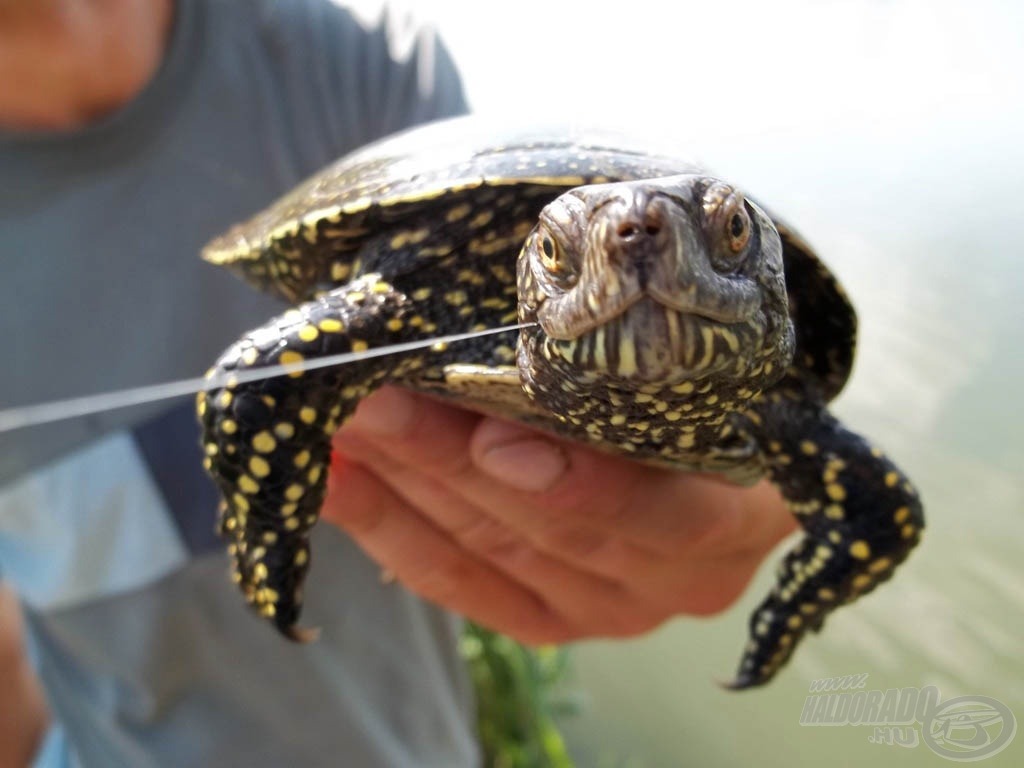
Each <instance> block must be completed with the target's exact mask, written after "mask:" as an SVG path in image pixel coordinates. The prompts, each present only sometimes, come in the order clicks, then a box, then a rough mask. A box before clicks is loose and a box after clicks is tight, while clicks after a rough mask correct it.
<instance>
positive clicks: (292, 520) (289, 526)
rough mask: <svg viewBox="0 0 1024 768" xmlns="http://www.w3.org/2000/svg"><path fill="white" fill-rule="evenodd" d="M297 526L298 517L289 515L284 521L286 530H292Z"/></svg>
mask: <svg viewBox="0 0 1024 768" xmlns="http://www.w3.org/2000/svg"><path fill="white" fill-rule="evenodd" d="M298 527H299V518H297V517H289V518H288V519H287V520H285V521H284V529H285V530H286V531H294V530H296V529H297V528H298Z"/></svg>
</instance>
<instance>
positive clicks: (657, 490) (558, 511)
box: [343, 391, 785, 572]
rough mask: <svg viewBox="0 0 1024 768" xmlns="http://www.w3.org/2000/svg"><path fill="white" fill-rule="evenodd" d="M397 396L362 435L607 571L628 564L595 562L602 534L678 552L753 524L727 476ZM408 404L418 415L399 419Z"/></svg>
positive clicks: (364, 417)
mask: <svg viewBox="0 0 1024 768" xmlns="http://www.w3.org/2000/svg"><path fill="white" fill-rule="evenodd" d="M394 394H395V395H396V396H397V398H399V399H402V398H409V400H407V401H406V402H405V403H404V404H399V403H396V402H395V400H393V399H392V400H389V401H388V402H386V403H385V404H384V406H385V407H375V406H379V404H380V402H381V401H380V400H378V401H377V402H376V403H374V401H373V398H371V399H370V400H369V401H366V402H364V404H363V406H361V408H360V411H359V412H357V415H356V418H355V419H353V427H354V429H355V430H358V432H357V434H359V435H360V436H361V437H363V438H364V439H366V440H368V441H370V442H371V443H373V444H374V445H376V446H377V447H378V449H379V450H380V451H381V452H382V453H386V454H387V455H389V456H391V457H392V458H393V459H395V460H396V461H398V462H399V463H403V464H406V465H408V466H413V467H417V468H422V469H423V471H425V472H430V473H433V474H436V475H437V476H438V477H439V478H440V479H441V480H442V481H444V482H445V483H446V484H448V485H449V487H452V488H453V489H455V490H457V491H458V492H459V493H460V494H461V495H463V496H464V497H465V498H466V499H467V500H469V501H471V502H473V503H474V504H475V505H477V506H479V507H481V508H486V509H487V510H488V511H489V512H491V513H492V514H495V515H497V516H499V517H500V518H501V519H502V520H503V521H505V522H506V523H507V524H508V525H509V526H510V527H513V528H518V529H519V530H522V531H523V532H524V533H525V534H527V535H529V536H530V537H531V538H532V539H533V540H534V541H535V542H536V543H537V544H538V546H542V547H543V548H545V549H546V550H548V551H551V552H553V553H558V554H559V556H562V557H571V558H572V559H573V560H575V561H582V562H585V563H586V564H588V565H589V566H590V567H595V566H600V567H601V570H602V572H610V571H618V570H620V567H621V565H622V563H621V562H614V561H612V562H604V561H603V560H602V558H600V557H597V558H596V559H595V555H597V554H599V553H597V552H595V548H596V546H597V544H598V543H600V541H601V540H602V539H600V538H599V537H597V536H596V534H595V532H601V531H604V532H606V533H614V534H616V536H618V537H621V538H625V539H626V540H627V541H630V542H631V543H633V544H634V546H636V547H638V548H639V549H640V550H643V551H646V552H649V553H651V554H654V555H658V556H661V557H672V558H676V557H679V556H681V555H686V554H688V553H689V552H692V551H697V550H701V549H707V548H708V547H709V546H711V545H712V544H714V543H715V540H717V541H718V542H719V543H723V544H729V543H733V542H735V541H737V540H738V537H737V533H739V532H742V531H743V529H744V526H745V525H747V524H748V523H747V521H745V520H744V517H745V513H746V512H747V509H746V507H747V506H748V505H749V503H748V502H743V501H739V500H738V499H737V496H736V494H737V491H736V489H734V488H731V487H728V486H724V485H723V484H721V483H719V482H716V481H713V480H709V479H707V478H704V477H701V476H697V475H693V474H682V473H678V472H671V471H665V470H659V469H655V468H651V467H646V466H642V465H640V464H637V463H634V462H625V461H622V459H621V458H617V457H611V456H607V455H604V454H600V453H598V452H596V451H593V450H591V449H589V448H587V447H584V446H578V445H574V444H570V443H566V442H563V441H558V440H554V439H552V438H549V437H547V436H544V435H542V433H539V432H535V431H533V430H528V429H526V428H523V427H520V426H518V425H512V424H508V423H506V422H502V421H499V420H495V419H486V420H484V421H483V422H482V424H481V425H480V427H479V428H478V429H477V430H476V433H475V434H473V430H472V426H473V425H475V424H476V423H477V420H475V419H473V418H472V417H471V418H470V420H468V421H467V420H465V415H464V414H462V413H460V412H459V410H458V409H455V408H451V407H448V406H444V405H442V404H440V403H437V402H434V401H431V400H428V399H425V398H418V399H416V398H412V396H411V395H409V394H408V393H405V392H397V391H395V392H394ZM366 406H370V407H369V408H367V407H366ZM403 410H404V412H405V413H406V414H414V415H410V416H407V417H406V418H405V419H404V420H399V419H396V418H394V414H395V413H401V412H402V411H403ZM452 425H454V426H452ZM343 432H344V431H343ZM467 435H470V437H469V440H470V441H471V443H470V445H471V447H470V448H468V449H467V442H466V440H467ZM496 480H497V481H499V483H500V485H496V484H495V481H496ZM780 507H781V505H779V506H777V507H774V508H773V511H774V512H775V513H776V514H777V513H778V509H779V508H780ZM677 510H678V512H677ZM428 511H429V510H428ZM782 516H783V517H785V515H784V513H783V515H782ZM605 538H607V537H605ZM768 546H770V545H768ZM763 548H764V547H763ZM612 554H614V553H612ZM605 557H607V555H606V556H605Z"/></svg>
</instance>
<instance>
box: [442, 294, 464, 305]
mask: <svg viewBox="0 0 1024 768" xmlns="http://www.w3.org/2000/svg"><path fill="white" fill-rule="evenodd" d="M444 300H445V301H447V302H448V303H449V304H451V305H452V306H453V307H461V306H462V305H463V304H465V303H466V302H467V301H468V300H469V296H468V295H467V293H466V292H465V291H448V293H446V294H445V295H444Z"/></svg>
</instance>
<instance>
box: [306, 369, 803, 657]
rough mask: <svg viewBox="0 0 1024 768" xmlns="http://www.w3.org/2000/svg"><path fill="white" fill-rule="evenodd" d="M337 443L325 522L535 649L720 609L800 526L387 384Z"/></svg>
mask: <svg viewBox="0 0 1024 768" xmlns="http://www.w3.org/2000/svg"><path fill="white" fill-rule="evenodd" d="M334 445H335V448H336V449H337V451H338V452H339V454H340V455H339V457H337V458H336V460H335V461H334V466H333V467H332V471H331V473H330V477H329V479H328V495H327V499H326V502H325V504H324V509H323V518H324V519H326V520H328V521H330V522H333V523H335V524H337V525H339V526H341V527H342V528H343V529H344V530H346V531H347V532H348V533H349V534H350V535H351V536H352V537H353V538H354V539H355V540H356V541H357V542H358V543H359V545H360V546H361V547H362V548H363V549H364V550H365V551H366V552H367V553H368V554H369V555H370V556H371V557H373V558H374V559H375V560H376V561H377V562H378V563H380V565H381V566H382V567H383V568H385V569H386V570H387V571H389V572H390V573H392V574H393V575H394V576H395V577H396V578H397V579H398V580H399V581H400V582H402V583H403V584H404V585H405V586H406V587H408V588H409V589H410V590H412V591H413V592H415V593H417V594H419V595H421V596H422V597H424V598H426V599H428V600H430V601H432V602H435V603H438V604H440V605H442V606H443V607H445V608H447V609H449V610H452V611H454V612H456V613H459V614H462V615H463V616H466V617H467V618H469V619H472V620H473V621H475V622H478V623H480V624H483V625H485V626H487V627H490V628H492V629H495V630H498V631H500V632H502V633H504V634H507V635H509V636H511V637H513V638H515V639H517V640H520V641H522V642H525V643H530V644H539V643H560V642H566V641H570V640H576V639H583V638H587V637H626V636H630V635H635V634H638V633H642V632H645V631H647V630H649V629H652V628H653V627H655V626H657V625H658V624H660V623H662V622H663V621H665V620H666V619H669V618H671V617H673V616H676V615H682V614H686V615H691V616H703V615H709V614H713V613H716V612H719V611H721V610H724V609H725V608H727V607H728V606H729V605H730V604H731V603H732V602H733V601H734V600H735V599H736V598H737V597H738V596H739V594H740V593H741V592H742V590H743V589H744V587H745V586H746V585H747V583H748V581H749V580H750V578H751V577H752V575H753V573H754V571H755V570H756V568H757V567H758V565H759V564H760V562H761V560H762V559H763V558H764V556H765V555H766V554H767V553H768V552H769V550H770V549H771V548H772V547H773V546H774V545H775V544H777V543H778V542H779V541H780V540H781V539H782V538H783V537H784V536H786V534H788V533H789V532H790V531H792V530H793V529H794V528H795V523H794V521H793V518H792V516H791V515H790V514H789V513H788V511H787V510H786V508H785V506H784V505H783V502H782V499H781V497H780V496H779V494H778V493H777V492H776V491H775V489H774V488H773V487H772V486H770V485H769V484H768V483H766V482H762V483H759V484H758V485H756V486H754V487H753V488H737V487H735V486H732V485H730V484H727V483H725V482H723V481H721V480H719V479H717V478H714V477H711V476H707V475H699V474H695V473H680V472H674V471H671V470H665V469H659V468H654V467H649V466H645V465H642V464H639V463H636V462H631V461H627V460H624V459H622V458H617V457H614V456H610V455H605V454H602V453H600V452H598V451H595V450H593V449H591V448H588V447H586V446H583V445H580V444H576V443H570V442H566V441H562V440H559V439H557V438H554V437H552V436H549V435H546V434H544V433H542V432H538V431H535V430H531V429H528V428H526V427H523V426H521V425H516V424H512V423H509V422H505V421H501V420H498V419H493V418H484V417H481V416H479V415H477V414H474V413H471V412H468V411H465V410H462V409H459V408H455V407H452V406H449V405H446V404H443V403H441V402H439V401H436V400H432V399H430V398H426V397H423V396H418V395H414V394H412V393H409V392H407V391H404V390H398V389H394V388H384V389H382V390H380V391H378V392H377V393H375V394H374V395H372V396H371V397H369V398H367V399H366V400H365V401H363V403H361V404H360V406H359V408H358V409H357V411H356V414H355V415H354V416H353V418H352V420H351V421H350V422H349V423H348V424H347V425H346V426H345V427H344V428H343V429H342V430H341V431H340V432H339V433H338V435H337V437H336V438H335V441H334Z"/></svg>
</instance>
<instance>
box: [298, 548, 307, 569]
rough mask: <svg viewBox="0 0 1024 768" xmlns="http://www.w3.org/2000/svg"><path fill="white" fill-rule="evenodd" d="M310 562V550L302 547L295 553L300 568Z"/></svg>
mask: <svg viewBox="0 0 1024 768" xmlns="http://www.w3.org/2000/svg"><path fill="white" fill-rule="evenodd" d="M307 562H309V552H308V551H307V550H305V549H300V550H299V551H298V552H296V553H295V565H297V566H299V567H300V568H301V567H302V566H304V565H305V564H306V563H307Z"/></svg>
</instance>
